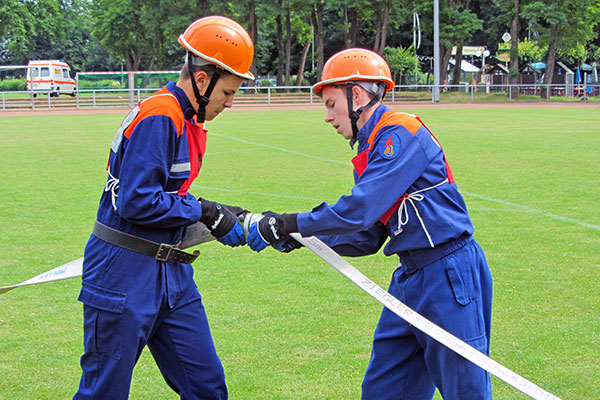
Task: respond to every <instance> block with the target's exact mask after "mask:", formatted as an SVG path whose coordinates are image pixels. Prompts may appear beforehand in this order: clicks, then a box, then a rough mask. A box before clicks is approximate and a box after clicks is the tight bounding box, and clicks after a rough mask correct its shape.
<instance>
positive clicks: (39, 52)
mask: <svg viewBox="0 0 600 400" xmlns="http://www.w3.org/2000/svg"><path fill="white" fill-rule="evenodd" d="M64 37H65V30H64V27H63V16H62V15H61V13H60V11H59V4H58V2H57V1H55V0H38V1H36V2H32V1H27V2H23V1H19V0H4V1H3V2H2V4H1V5H0V43H1V46H2V47H4V48H5V49H6V53H7V54H8V57H6V58H7V59H6V60H5V61H6V62H10V63H14V64H27V60H29V59H30V58H34V57H35V58H47V57H48V56H49V55H50V54H52V50H53V46H52V44H53V43H55V42H57V41H59V40H62V39H64Z"/></svg>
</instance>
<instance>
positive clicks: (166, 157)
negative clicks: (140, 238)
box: [117, 115, 202, 229]
mask: <svg viewBox="0 0 600 400" xmlns="http://www.w3.org/2000/svg"><path fill="white" fill-rule="evenodd" d="M178 139H180V138H178V134H177V129H176V128H175V125H174V124H173V121H172V120H171V119H170V118H169V117H167V116H164V115H157V116H151V117H147V118H145V119H143V120H142V121H140V122H139V123H138V124H137V126H136V127H135V129H134V130H133V132H132V134H131V137H130V138H129V139H128V140H127V143H126V145H125V146H126V147H125V148H124V149H122V151H123V154H122V160H121V168H120V173H119V191H118V197H117V209H118V211H119V214H120V215H121V217H123V218H124V219H126V220H128V221H130V222H133V223H136V224H140V225H145V226H151V227H160V228H163V229H164V228H175V227H181V226H186V225H189V224H190V223H193V222H196V221H198V220H199V219H200V216H201V214H202V207H201V206H200V204H199V203H198V201H197V200H196V198H195V197H194V196H192V195H191V194H187V195H185V196H179V195H178V194H177V192H167V191H166V190H165V188H166V187H167V182H168V181H169V173H170V171H171V165H172V163H173V159H174V155H175V149H176V146H177V141H178Z"/></svg>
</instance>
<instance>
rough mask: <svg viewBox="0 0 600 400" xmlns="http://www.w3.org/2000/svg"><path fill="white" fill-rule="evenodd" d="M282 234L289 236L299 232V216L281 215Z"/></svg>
mask: <svg viewBox="0 0 600 400" xmlns="http://www.w3.org/2000/svg"><path fill="white" fill-rule="evenodd" d="M281 220H282V222H283V223H282V225H283V226H282V228H281V234H282V235H284V236H289V234H290V233H293V232H298V214H297V213H295V214H281Z"/></svg>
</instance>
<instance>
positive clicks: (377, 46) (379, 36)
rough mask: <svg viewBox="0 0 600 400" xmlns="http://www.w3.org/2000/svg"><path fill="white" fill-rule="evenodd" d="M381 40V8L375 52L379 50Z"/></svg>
mask: <svg viewBox="0 0 600 400" xmlns="http://www.w3.org/2000/svg"><path fill="white" fill-rule="evenodd" d="M380 42H381V10H379V9H378V10H377V31H376V32H375V44H374V45H373V51H374V52H375V53H377V52H378V50H379V43H380Z"/></svg>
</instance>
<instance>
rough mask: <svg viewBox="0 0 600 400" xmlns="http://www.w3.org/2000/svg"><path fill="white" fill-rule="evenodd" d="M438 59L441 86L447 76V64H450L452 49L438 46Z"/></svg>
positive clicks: (441, 45)
mask: <svg viewBox="0 0 600 400" xmlns="http://www.w3.org/2000/svg"><path fill="white" fill-rule="evenodd" d="M440 57H441V62H440V83H441V84H443V83H444V81H446V79H447V75H448V64H450V57H452V47H450V48H447V47H446V46H444V45H443V44H440Z"/></svg>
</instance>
